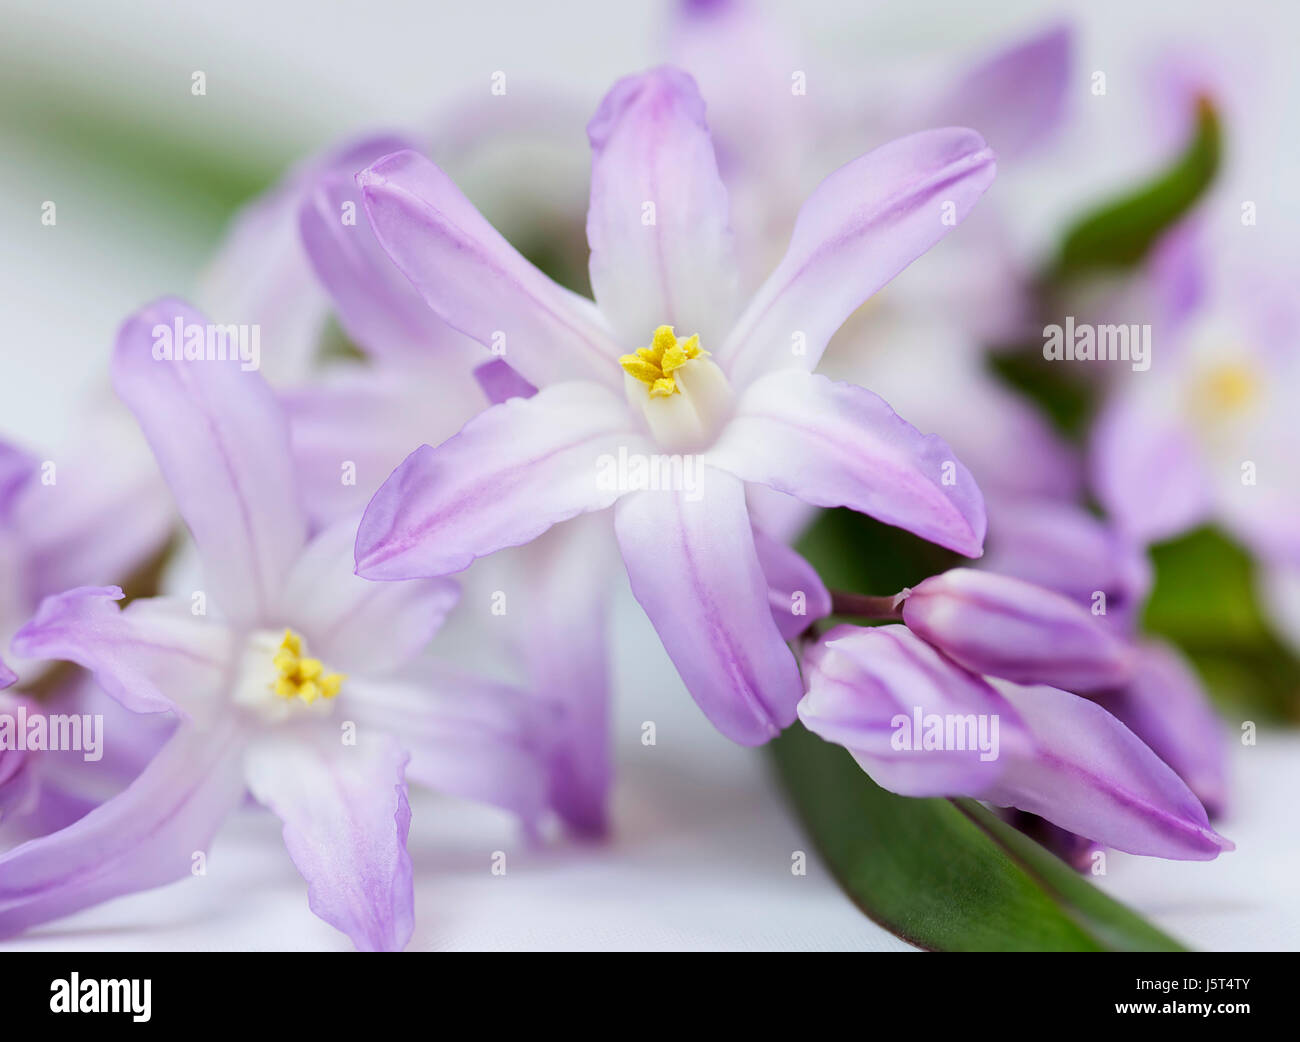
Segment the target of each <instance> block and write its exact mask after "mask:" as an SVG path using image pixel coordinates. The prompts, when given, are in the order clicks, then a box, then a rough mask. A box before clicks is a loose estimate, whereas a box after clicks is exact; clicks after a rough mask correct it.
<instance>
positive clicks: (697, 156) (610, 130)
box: [587, 66, 736, 350]
mask: <svg viewBox="0 0 1300 1042" xmlns="http://www.w3.org/2000/svg"><path fill="white" fill-rule="evenodd" d="M587 137H588V138H589V139H590V140H591V148H592V163H591V207H590V209H589V210H588V211H587V241H588V243H589V244H590V245H591V286H592V290H593V291H594V292H595V295H596V301H597V303H598V304H599V305H600V308H601V311H602V312H603V313H604V314H605V315H607V316H609V319H610V321H611V322H613V323H614V325H615V331H616V332H617V333H618V335H619V337H620V339H621V342H622V343H623V344H625V345H629V347H628V349H629V350H631V349H632V348H634V347H639V346H645V345H646V344H649V342H650V338H651V334H652V333H653V332H654V330H655V328H656V327H658V326H660V325H670V326H675V327H676V328H677V331H678V333H679V334H680V335H681V336H690V335H692V334H696V333H698V334H699V336H700V339H701V341H702V342H703V343H704V344H705V345H709V344H716V343H719V342H720V341H721V338H722V337H723V336H725V335H726V332H727V324H728V323H729V322H730V321H731V320H732V319H733V318H734V317H735V316H734V313H733V310H732V308H733V297H734V289H735V283H736V262H735V256H734V252H733V246H732V238H731V229H730V228H729V227H728V210H727V190H726V189H725V188H724V187H723V185H722V179H721V178H720V177H719V176H718V163H717V159H716V158H715V157H714V154H713V142H712V140H711V139H710V137H709V128H708V126H707V125H706V124H705V121H704V100H703V99H702V98H701V97H700V92H699V88H698V87H696V85H695V81H694V80H693V79H691V77H690V76H688V75H687V74H686V73H684V72H682V71H681V70H680V69H675V68H672V67H671V66H661V67H660V68H657V69H652V70H651V71H649V72H644V73H640V74H638V75H635V76H625V77H624V78H623V79H621V80H619V81H618V82H617V83H616V84H614V86H613V88H611V90H610V91H609V93H608V94H606V95H605V99H604V101H602V102H601V105H600V108H599V109H598V110H597V111H596V115H595V116H594V117H592V120H591V122H590V123H589V124H587ZM643 342H644V343H643Z"/></svg>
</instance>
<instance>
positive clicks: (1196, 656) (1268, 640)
mask: <svg viewBox="0 0 1300 1042" xmlns="http://www.w3.org/2000/svg"><path fill="white" fill-rule="evenodd" d="M1151 559H1152V563H1153V564H1154V566H1155V586H1154V588H1153V590H1152V592H1151V597H1150V600H1149V601H1148V602H1147V607H1146V614H1145V617H1144V619H1143V625H1144V628H1145V629H1147V630H1148V631H1149V632H1151V633H1155V634H1158V635H1160V636H1163V637H1165V638H1167V639H1169V640H1171V641H1173V642H1174V643H1175V644H1177V645H1178V646H1179V647H1181V648H1182V649H1183V651H1185V652H1186V653H1187V655H1188V657H1190V658H1191V660H1192V661H1193V662H1194V663H1195V665H1196V667H1197V669H1198V670H1199V671H1200V673H1201V676H1202V678H1203V679H1204V680H1205V682H1206V684H1207V686H1208V687H1209V689H1210V692H1211V694H1213V695H1214V697H1215V700H1216V701H1217V702H1218V703H1219V704H1220V706H1221V707H1222V708H1223V709H1225V710H1228V711H1230V712H1232V713H1233V714H1240V713H1243V712H1248V713H1251V714H1253V715H1256V716H1260V717H1262V718H1264V719H1266V720H1270V721H1272V722H1275V723H1277V722H1288V723H1292V724H1295V723H1300V660H1298V659H1297V658H1296V656H1295V655H1294V654H1292V653H1291V651H1290V650H1289V649H1288V648H1287V647H1286V646H1285V645H1284V644H1283V643H1282V642H1281V641H1280V640H1279V639H1278V638H1277V636H1276V634H1275V633H1274V632H1273V629H1272V627H1271V625H1270V624H1269V621H1268V619H1267V617H1266V616H1265V615H1264V613H1263V611H1261V609H1260V606H1259V602H1258V600H1257V598H1256V595H1255V590H1256V582H1255V570H1256V567H1257V565H1256V563H1255V561H1254V559H1253V558H1252V557H1251V556H1250V554H1249V553H1247V552H1246V551H1245V550H1244V549H1242V548H1241V547H1240V546H1238V545H1237V544H1236V543H1235V542H1233V541H1232V540H1231V539H1229V538H1228V537H1227V536H1226V535H1224V534H1223V533H1222V532H1220V531H1219V530H1218V529H1215V528H1211V527H1206V528H1200V529H1197V530H1196V531H1194V532H1190V533H1188V534H1187V535H1185V536H1182V537H1180V538H1178V539H1175V540H1172V541H1170V542H1167V543H1162V544H1161V545H1159V546H1156V547H1154V548H1153V549H1152V551H1151Z"/></svg>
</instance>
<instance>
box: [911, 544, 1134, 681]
mask: <svg viewBox="0 0 1300 1042" xmlns="http://www.w3.org/2000/svg"><path fill="white" fill-rule="evenodd" d="M903 622H904V623H906V624H907V628H908V629H910V630H911V631H912V632H913V633H915V634H916V635H917V636H919V637H920V638H921V639H922V640H925V641H928V642H929V643H930V644H933V645H934V646H935V647H937V648H939V649H941V650H942V651H943V652H944V653H945V654H946V655H947V656H948V657H949V658H951V659H953V660H954V661H955V662H958V663H960V664H961V665H963V666H965V667H966V668H967V669H969V670H971V671H972V672H974V673H987V674H990V675H992V676H995V677H1003V678H1004V679H1006V680H1013V681H1015V682H1016V683H1018V684H1049V685H1051V686H1052V687H1060V688H1065V689H1066V690H1068V691H1075V692H1081V691H1095V690H1098V689H1104V688H1113V687H1116V686H1118V685H1120V684H1122V683H1125V682H1126V681H1127V680H1128V679H1129V677H1130V676H1131V672H1132V663H1131V656H1130V654H1129V649H1128V647H1127V645H1126V644H1125V642H1124V641H1123V640H1122V639H1121V638H1119V637H1118V636H1116V635H1115V634H1114V633H1112V632H1111V630H1110V629H1109V628H1108V627H1106V626H1105V625H1104V624H1102V623H1100V622H1098V621H1097V619H1095V618H1094V617H1093V616H1092V615H1090V614H1089V613H1088V612H1087V611H1086V610H1085V609H1083V608H1082V607H1080V606H1079V605H1078V604H1077V603H1075V602H1074V601H1072V600H1070V599H1069V598H1068V597H1065V596H1063V595H1061V594H1059V593H1055V592H1053V591H1051V590H1045V589H1043V588H1042V587H1041V586H1035V585H1034V584H1033V583H1029V582H1025V581H1024V580H1022V579H1012V578H1009V577H1007V576H1005V575H995V574H994V573H992V572H987V571H983V570H978V571H977V570H975V569H972V568H954V569H952V570H950V571H947V572H943V573H942V574H940V575H935V576H931V577H930V578H929V579H926V580H925V581H924V582H922V583H920V584H919V585H918V586H916V587H915V588H913V589H912V590H911V591H909V592H908V595H907V599H906V600H905V601H904V602H903Z"/></svg>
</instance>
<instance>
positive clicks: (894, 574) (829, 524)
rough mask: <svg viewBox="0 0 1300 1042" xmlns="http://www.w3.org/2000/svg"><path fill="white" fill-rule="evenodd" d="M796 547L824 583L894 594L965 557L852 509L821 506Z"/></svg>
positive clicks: (854, 591) (952, 565) (849, 588)
mask: <svg viewBox="0 0 1300 1042" xmlns="http://www.w3.org/2000/svg"><path fill="white" fill-rule="evenodd" d="M799 551H800V553H802V554H803V555H804V556H805V557H806V558H807V559H808V560H809V561H811V562H812V563H813V565H814V567H816V569H817V571H818V573H819V574H820V575H821V577H822V581H823V582H825V583H826V585H827V586H830V587H833V588H834V589H837V590H846V591H848V592H849V593H867V594H889V593H897V592H898V591H899V590H901V589H902V588H903V587H904V586H915V585H916V584H917V583H919V582H920V581H921V580H922V579H925V578H927V577H928V576H931V575H935V574H937V573H939V572H942V571H945V570H947V569H948V568H952V567H954V566H956V565H957V564H959V563H961V562H962V561H964V560H965V558H963V557H961V556H960V555H959V554H955V553H953V552H952V551H950V550H945V549H944V548H943V547H941V546H936V545H935V544H934V543H928V542H926V541H925V540H924V539H921V538H919V537H917V536H914V535H912V533H910V532H905V531H903V529H901V528H892V527H891V526H889V525H886V524H882V523H881V522H879V521H874V520H872V519H871V518H869V517H867V516H865V515H863V514H859V513H856V512H855V511H852V510H847V509H843V508H841V509H838V510H823V511H822V512H821V514H820V515H819V516H818V518H817V520H816V521H815V522H814V523H813V525H812V527H811V528H810V529H809V530H808V532H807V534H806V535H804V537H803V540H802V541H801V542H800V545H799Z"/></svg>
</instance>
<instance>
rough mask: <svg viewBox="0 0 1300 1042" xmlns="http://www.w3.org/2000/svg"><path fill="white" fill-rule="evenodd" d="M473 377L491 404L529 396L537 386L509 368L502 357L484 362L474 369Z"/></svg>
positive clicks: (533, 393)
mask: <svg viewBox="0 0 1300 1042" xmlns="http://www.w3.org/2000/svg"><path fill="white" fill-rule="evenodd" d="M474 379H475V380H477V381H478V385H479V387H480V388H482V390H483V393H484V394H485V395H487V400H488V401H489V402H491V403H492V404H493V405H499V404H500V403H501V402H504V401H508V400H509V399H511V398H531V397H532V396H533V395H535V394H536V393H537V388H536V387H534V386H533V385H532V384H530V383H529V382H528V381H527V380H525V379H524V378H523V377H522V376H520V375H519V374H518V373H517V372H515V371H514V370H513V369H512V368H510V363H508V362H506V361H505V360H504V359H500V358H497V359H494V360H493V361H491V362H484V363H483V364H482V365H480V366H478V367H477V368H476V369H475V370H474Z"/></svg>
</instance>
